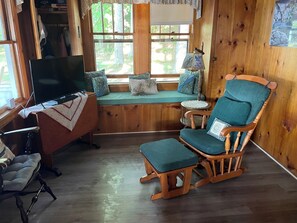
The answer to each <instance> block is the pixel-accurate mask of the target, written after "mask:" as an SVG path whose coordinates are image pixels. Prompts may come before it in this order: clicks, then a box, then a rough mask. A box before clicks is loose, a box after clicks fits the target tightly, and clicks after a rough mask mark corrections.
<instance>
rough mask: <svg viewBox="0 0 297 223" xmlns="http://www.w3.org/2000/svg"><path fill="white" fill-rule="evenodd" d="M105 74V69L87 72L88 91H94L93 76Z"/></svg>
mask: <svg viewBox="0 0 297 223" xmlns="http://www.w3.org/2000/svg"><path fill="white" fill-rule="evenodd" d="M101 76H105V70H104V69H103V70H100V71H91V72H85V83H86V91H89V92H94V88H93V83H92V78H94V77H101Z"/></svg>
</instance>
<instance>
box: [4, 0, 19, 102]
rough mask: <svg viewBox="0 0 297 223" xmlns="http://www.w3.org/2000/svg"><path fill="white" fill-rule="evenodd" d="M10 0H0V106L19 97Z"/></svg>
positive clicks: (17, 57) (15, 46)
mask: <svg viewBox="0 0 297 223" xmlns="http://www.w3.org/2000/svg"><path fill="white" fill-rule="evenodd" d="M10 2H11V1H4V0H1V1H0V107H3V106H4V105H5V104H6V100H7V99H10V98H15V99H17V98H19V97H21V96H22V95H21V89H20V85H19V78H18V77H19V69H18V68H19V66H18V65H17V64H19V61H18V60H19V56H17V55H18V53H17V49H18V45H17V42H16V40H15V32H14V27H13V23H12V21H13V20H12V12H11V6H10Z"/></svg>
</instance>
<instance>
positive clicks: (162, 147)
mask: <svg viewBox="0 0 297 223" xmlns="http://www.w3.org/2000/svg"><path fill="white" fill-rule="evenodd" d="M140 152H141V153H142V154H143V155H144V156H145V158H146V159H147V160H148V161H149V162H150V163H151V165H152V166H153V167H154V168H155V169H156V170H157V171H158V172H160V173H163V172H168V171H171V170H177V169H181V168H185V167H188V166H193V165H195V164H197V163H198V157H197V155H196V154H195V153H193V152H192V151H190V150H189V149H187V148H186V147H185V146H184V145H183V144H181V143H180V142H178V141H177V140H176V139H173V138H170V139H163V140H159V141H154V142H148V143H144V144H142V145H141V146H140Z"/></svg>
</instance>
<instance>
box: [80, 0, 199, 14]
mask: <svg viewBox="0 0 297 223" xmlns="http://www.w3.org/2000/svg"><path fill="white" fill-rule="evenodd" d="M201 1H202V0H80V3H81V15H82V18H84V16H85V15H86V14H87V13H88V11H89V10H90V9H91V6H92V4H93V3H98V2H102V3H127V4H148V3H150V2H151V3H155V4H187V5H190V6H192V7H193V8H194V9H196V10H197V17H198V18H199V17H200V13H201Z"/></svg>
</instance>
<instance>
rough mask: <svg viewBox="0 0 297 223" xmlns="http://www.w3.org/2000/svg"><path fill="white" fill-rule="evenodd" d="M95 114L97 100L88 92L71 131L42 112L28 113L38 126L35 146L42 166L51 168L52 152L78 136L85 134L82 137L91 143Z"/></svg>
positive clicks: (95, 122)
mask: <svg viewBox="0 0 297 223" xmlns="http://www.w3.org/2000/svg"><path fill="white" fill-rule="evenodd" d="M97 114H98V113H97V101H96V95H95V94H94V93H88V99H87V101H86V104H85V106H84V108H83V110H82V112H81V114H80V116H79V118H78V120H77V122H76V124H75V127H74V128H73V130H72V131H70V130H68V129H67V128H65V127H64V126H62V125H61V124H59V123H58V122H57V121H55V120H53V119H52V118H50V117H49V116H48V115H46V114H45V113H43V112H36V113H34V114H30V116H29V117H30V119H29V121H30V122H33V123H34V124H35V125H36V126H39V128H40V130H39V139H38V143H37V144H38V145H37V146H36V148H37V152H39V153H40V154H41V156H42V163H43V164H44V166H46V167H49V168H52V167H53V160H52V154H53V153H54V152H55V151H57V150H59V149H60V148H62V147H63V146H65V145H67V144H68V143H70V142H72V141H74V140H76V139H78V138H80V137H83V136H85V137H84V139H85V140H87V141H88V142H89V143H90V145H92V144H93V142H92V140H93V131H94V130H96V128H97V126H98V115H97Z"/></svg>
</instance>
